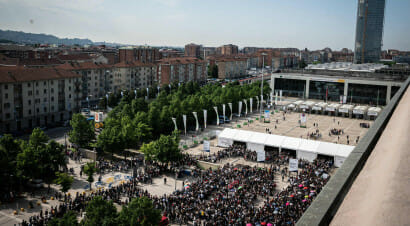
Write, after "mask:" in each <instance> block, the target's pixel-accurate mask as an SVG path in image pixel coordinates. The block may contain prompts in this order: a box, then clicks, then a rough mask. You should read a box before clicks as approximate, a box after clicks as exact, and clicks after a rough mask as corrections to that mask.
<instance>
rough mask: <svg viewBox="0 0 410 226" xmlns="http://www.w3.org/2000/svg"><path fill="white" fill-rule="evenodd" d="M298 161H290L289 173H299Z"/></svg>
mask: <svg viewBox="0 0 410 226" xmlns="http://www.w3.org/2000/svg"><path fill="white" fill-rule="evenodd" d="M298 163H299V161H298V159H289V172H297V171H298Z"/></svg>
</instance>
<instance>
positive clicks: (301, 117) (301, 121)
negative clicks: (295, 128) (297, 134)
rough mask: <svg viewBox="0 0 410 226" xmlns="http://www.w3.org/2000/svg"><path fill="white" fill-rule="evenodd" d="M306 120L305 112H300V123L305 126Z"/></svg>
mask: <svg viewBox="0 0 410 226" xmlns="http://www.w3.org/2000/svg"><path fill="white" fill-rule="evenodd" d="M306 121H307V118H306V114H305V113H302V114H300V125H301V126H306Z"/></svg>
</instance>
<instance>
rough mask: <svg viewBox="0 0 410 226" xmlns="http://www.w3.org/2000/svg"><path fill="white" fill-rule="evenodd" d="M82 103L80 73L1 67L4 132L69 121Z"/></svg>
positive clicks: (0, 104) (1, 125)
mask: <svg viewBox="0 0 410 226" xmlns="http://www.w3.org/2000/svg"><path fill="white" fill-rule="evenodd" d="M80 100H81V76H80V75H78V74H75V73H73V72H70V71H66V70H61V69H54V68H26V67H20V66H15V67H11V66H7V67H0V133H7V132H12V131H23V130H24V129H29V128H33V127H41V126H48V125H53V124H57V123H58V122H62V121H65V120H69V119H70V118H71V115H72V113H73V112H76V111H78V109H79V107H80Z"/></svg>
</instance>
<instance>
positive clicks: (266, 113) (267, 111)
mask: <svg viewBox="0 0 410 226" xmlns="http://www.w3.org/2000/svg"><path fill="white" fill-rule="evenodd" d="M265 119H266V120H267V121H269V120H270V111H269V110H265Z"/></svg>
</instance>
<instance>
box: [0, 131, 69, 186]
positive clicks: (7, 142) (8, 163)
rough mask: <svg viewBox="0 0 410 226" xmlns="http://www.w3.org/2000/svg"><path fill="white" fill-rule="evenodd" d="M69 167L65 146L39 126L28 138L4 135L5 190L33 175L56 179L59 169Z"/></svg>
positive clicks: (0, 166)
mask: <svg viewBox="0 0 410 226" xmlns="http://www.w3.org/2000/svg"><path fill="white" fill-rule="evenodd" d="M65 168H66V157H65V154H64V147H63V146H62V145H60V144H58V143H57V142H55V141H54V140H51V141H50V140H49V137H48V136H47V135H46V134H45V133H44V132H43V131H42V130H40V129H39V128H36V129H34V130H33V132H32V134H31V136H30V139H29V140H28V141H24V140H20V139H14V138H13V137H12V136H11V135H7V134H6V135H5V136H3V137H1V138H0V175H1V176H0V184H2V186H1V189H2V192H4V193H7V192H9V191H16V190H18V188H19V187H20V186H21V185H24V184H26V182H27V181H29V180H32V179H42V180H43V181H45V182H46V183H48V184H50V183H52V182H53V181H54V180H55V179H56V178H57V176H64V175H60V174H57V175H56V172H59V171H62V170H63V169H65Z"/></svg>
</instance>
